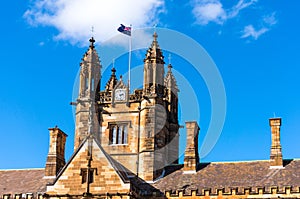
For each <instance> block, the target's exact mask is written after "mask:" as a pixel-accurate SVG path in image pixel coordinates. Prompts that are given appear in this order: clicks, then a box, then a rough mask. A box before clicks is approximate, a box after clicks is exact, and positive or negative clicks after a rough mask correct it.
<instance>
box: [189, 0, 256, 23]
mask: <svg viewBox="0 0 300 199" xmlns="http://www.w3.org/2000/svg"><path fill="white" fill-rule="evenodd" d="M257 1H258V0H239V2H238V3H237V4H236V5H235V6H233V7H232V8H230V9H224V8H223V4H222V3H221V1H220V0H193V2H192V5H193V7H194V8H193V14H194V17H195V18H196V23H197V24H200V25H207V24H208V23H209V22H215V23H217V24H223V23H224V22H225V21H227V20H228V19H231V18H234V17H236V16H237V15H238V14H239V13H240V11H241V10H243V9H245V8H247V7H249V6H251V5H253V4H254V3H255V2H257Z"/></svg>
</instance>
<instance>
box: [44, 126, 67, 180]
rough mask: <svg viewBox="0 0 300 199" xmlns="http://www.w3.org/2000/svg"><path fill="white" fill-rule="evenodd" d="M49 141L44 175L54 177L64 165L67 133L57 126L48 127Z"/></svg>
mask: <svg viewBox="0 0 300 199" xmlns="http://www.w3.org/2000/svg"><path fill="white" fill-rule="evenodd" d="M49 131H50V143H49V152H48V156H47V162H46V168H45V177H53V178H54V177H55V176H56V175H57V174H58V172H59V171H60V169H61V168H62V167H63V166H64V165H65V163H66V162H65V143H66V138H67V135H66V134H65V133H64V132H63V131H62V130H60V129H59V128H58V127H57V126H56V127H54V128H49Z"/></svg>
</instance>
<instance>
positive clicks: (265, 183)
mask: <svg viewBox="0 0 300 199" xmlns="http://www.w3.org/2000/svg"><path fill="white" fill-rule="evenodd" d="M153 186H154V187H155V188H157V189H159V190H161V191H162V192H164V191H175V190H184V191H185V192H190V191H191V190H198V191H201V190H203V189H211V191H213V192H215V191H216V190H217V189H225V190H229V189H230V188H237V189H238V191H242V190H243V189H245V188H251V189H252V190H254V189H256V188H260V187H263V188H264V189H266V190H268V189H269V188H271V187H279V190H281V189H283V188H284V187H288V186H290V187H292V190H294V191H298V192H299V187H300V160H285V161H284V168H283V169H270V163H269V161H267V160H265V161H250V162H227V163H226V162H224V163H222V162H216V163H201V164H200V165H199V169H198V171H197V172H196V173H193V174H184V173H183V170H182V169H178V170H177V171H175V172H172V173H170V174H169V175H167V176H165V177H164V178H162V179H161V180H159V181H157V182H156V183H154V184H153Z"/></svg>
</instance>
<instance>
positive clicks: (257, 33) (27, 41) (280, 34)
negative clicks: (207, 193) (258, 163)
mask: <svg viewBox="0 0 300 199" xmlns="http://www.w3.org/2000/svg"><path fill="white" fill-rule="evenodd" d="M108 2H109V3H108ZM108 2H104V1H97V0H91V1H83V0H76V1H74V0H64V1H62V0H61V1H57V0H48V1H45V0H44V1H43V0H35V1H21V2H15V1H5V2H3V4H4V5H3V6H1V12H0V15H1V18H2V20H1V27H2V31H1V37H0V42H1V48H0V50H1V53H0V57H1V61H2V67H1V70H2V71H1V73H0V81H1V84H0V90H1V95H0V96H1V97H0V110H1V111H0V125H1V138H2V142H1V147H0V157H1V161H0V168H1V169H8V168H34V167H44V164H45V160H46V156H47V153H48V139H49V138H48V137H49V136H48V128H50V127H54V126H55V125H58V126H59V127H60V128H61V129H62V130H63V131H64V132H66V133H67V134H68V135H69V136H68V139H67V154H66V155H67V157H70V155H71V153H72V150H73V135H74V122H73V113H72V107H71V106H70V105H69V103H70V102H71V101H72V91H73V85H74V81H75V78H76V74H77V72H78V69H79V63H80V61H81V58H82V55H83V54H84V52H85V51H86V49H87V46H88V38H89V37H90V36H91V31H90V29H91V26H94V33H93V34H94V36H95V38H96V40H97V48H99V49H101V45H102V44H103V43H105V41H107V40H108V39H110V38H112V37H114V36H116V35H118V33H117V31H116V28H117V27H118V26H119V24H120V23H124V24H132V25H133V27H134V28H135V29H138V28H146V27H152V26H153V25H154V24H157V27H159V28H168V29H171V30H174V31H178V32H181V33H183V34H184V35H186V36H188V37H190V38H192V39H194V40H195V41H197V42H198V43H199V44H200V45H201V46H202V47H203V48H204V49H205V50H206V51H207V53H208V54H209V55H210V57H211V58H212V60H213V61H214V63H215V64H216V66H217V68H218V70H219V73H220V75H221V77H222V80H223V83H224V87H225V90H226V99H227V100H226V103H227V112H226V118H225V123H224V128H223V130H222V132H221V135H220V137H219V139H218V141H217V143H216V145H215V146H214V148H213V149H212V150H211V151H210V153H209V154H208V155H206V156H205V157H202V159H201V157H200V159H201V160H200V161H203V162H208V161H234V160H238V161H242V160H258V159H269V154H270V138H271V137H270V136H271V135H270V128H269V124H268V119H269V118H270V117H273V116H274V115H276V116H277V117H282V119H283V126H282V131H281V137H282V139H281V144H282V147H283V156H284V158H299V157H300V146H299V141H298V140H299V139H300V103H299V101H300V92H299V85H300V78H299V73H300V60H299V55H300V54H299V52H300V38H299V35H300V24H299V23H300V22H299V21H298V19H299V11H298V8H299V6H300V2H299V1H297V0H291V1H289V2H288V3H287V2H286V1H282V0H277V1H274V0H273V1H271V0H264V1H262V0H234V1H225V0H190V1H185V2H184V3H182V2H181V1H173V0H169V1H163V0H148V1H139V0H122V1H121V0H111V1H108ZM16 5H17V6H16ZM8 8H9V9H8ZM158 39H159V38H158ZM120 42H121V41H120ZM149 45H150V43H149ZM191 50H192V49H191ZM164 53H165V57H168V52H167V51H165V52H164ZM143 55H144V51H138V52H136V53H133V62H134V63H135V65H140V64H142V59H143ZM101 56H102V55H101V54H100V58H101ZM103 56H104V55H103ZM172 57H173V58H172V61H171V62H172V64H173V67H174V70H176V71H178V72H179V73H180V74H182V75H184V77H185V78H186V79H188V80H189V81H190V82H192V87H193V89H194V91H195V92H196V96H197V100H198V102H199V104H200V119H199V120H198V123H199V125H200V127H201V131H200V139H199V141H200V145H202V144H203V140H204V137H205V135H206V133H207V129H208V126H209V123H210V122H211V121H210V117H211V107H210V105H211V102H210V93H209V91H208V89H207V85H205V81H204V80H203V78H201V77H198V78H197V77H196V76H194V75H193V74H194V73H193V70H192V69H190V70H189V69H188V70H185V69H186V68H189V67H188V65H189V64H190V63H188V62H187V61H186V60H184V58H180V57H179V56H177V55H172ZM125 62H126V57H120V58H119V59H117V60H116V67H120V68H119V70H118V74H119V75H120V74H123V73H126V72H127V71H126V67H123V68H122V67H121V66H122V65H127V63H125ZM166 62H168V61H167V59H166ZM124 68H125V69H124ZM105 74H109V73H108V72H106V73H104V77H103V78H104V79H105V78H107V77H105ZM103 84H105V80H104V81H103V82H102V85H103ZM180 86H181V85H180V84H179V87H180ZM181 93H182V92H181ZM180 97H182V98H188V97H187V96H182V94H181V95H180ZM183 111H185V110H184V109H182V110H181V112H183ZM188 114H189V113H187V115H188ZM188 119H190V118H188ZM185 120H186V119H185V118H182V120H181V124H184V121H185Z"/></svg>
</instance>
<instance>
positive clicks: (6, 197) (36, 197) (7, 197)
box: [0, 193, 43, 199]
mask: <svg viewBox="0 0 300 199" xmlns="http://www.w3.org/2000/svg"><path fill="white" fill-rule="evenodd" d="M0 199H43V193H14V194H10V193H7V194H2V195H0Z"/></svg>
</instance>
